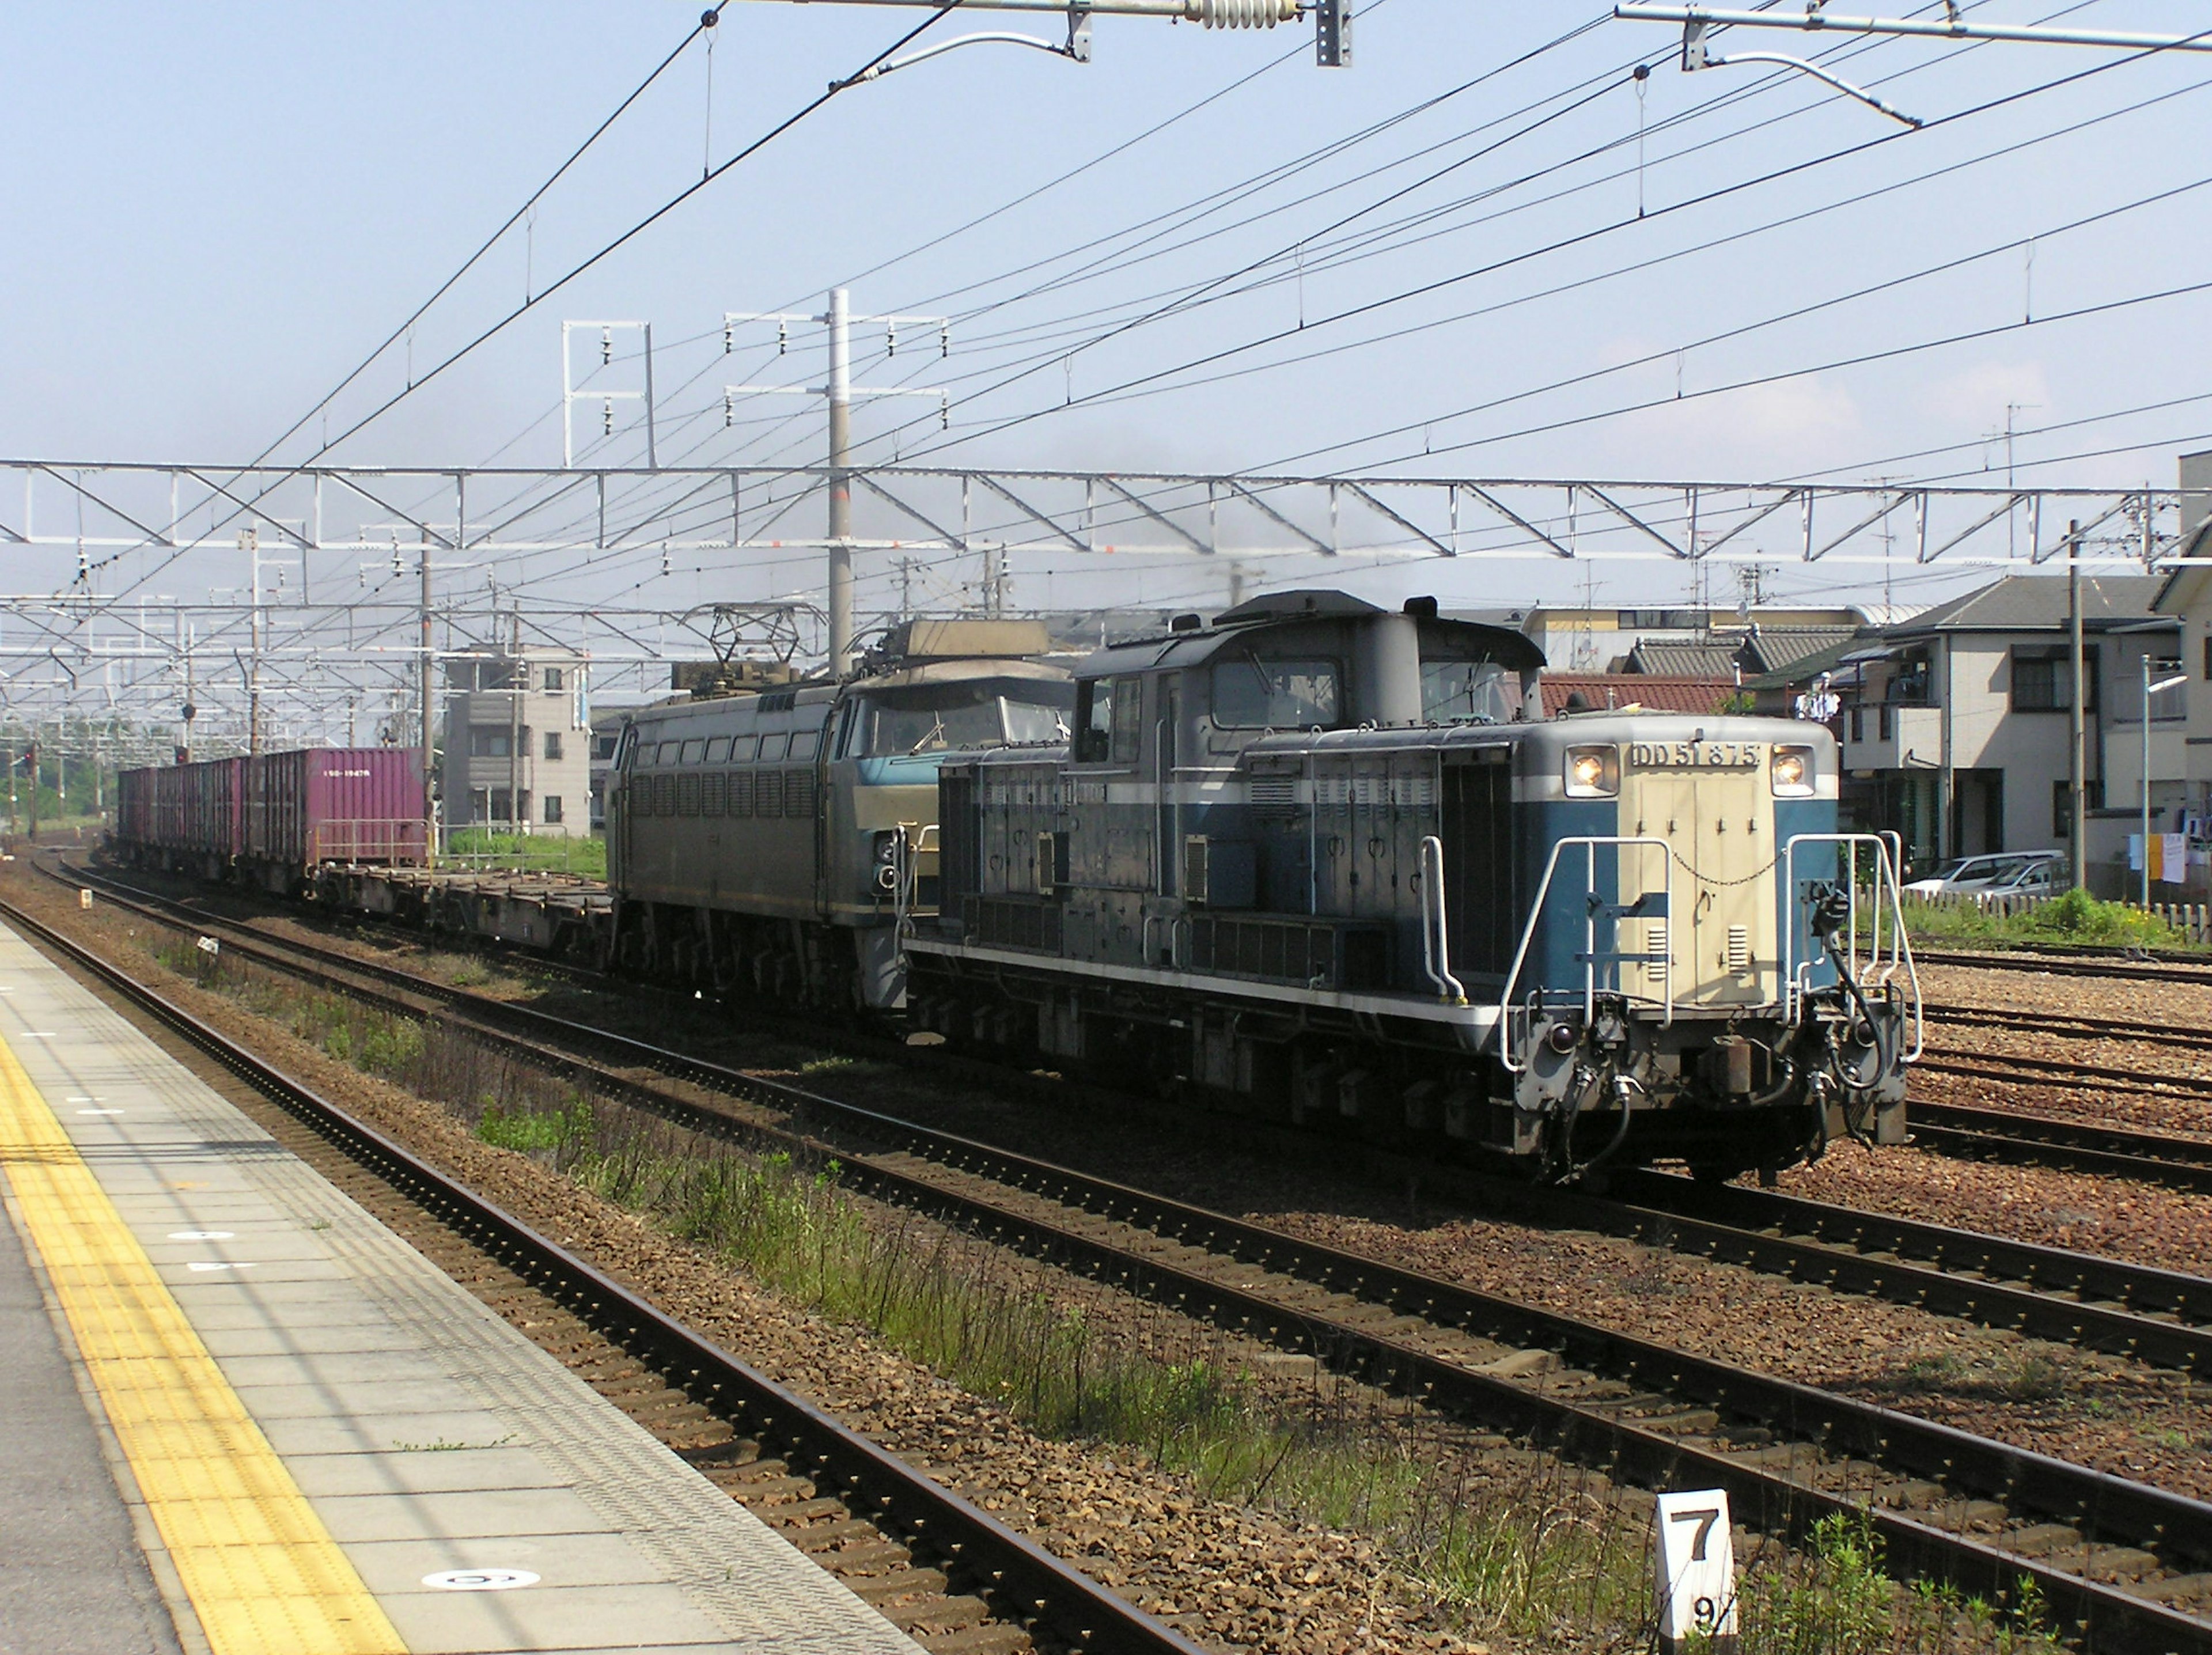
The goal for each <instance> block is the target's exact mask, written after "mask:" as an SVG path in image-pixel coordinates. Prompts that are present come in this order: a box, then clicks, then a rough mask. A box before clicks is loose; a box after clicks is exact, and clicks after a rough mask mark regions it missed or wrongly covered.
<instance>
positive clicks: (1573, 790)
mask: <svg viewBox="0 0 2212 1655" xmlns="http://www.w3.org/2000/svg"><path fill="white" fill-rule="evenodd" d="M1619 792H1620V748H1618V747H1612V746H1606V747H1570V748H1568V749H1567V797H1568V798H1570V799H1610V798H1612V797H1613V795H1614V794H1617V793H1619Z"/></svg>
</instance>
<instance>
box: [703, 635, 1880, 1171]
mask: <svg viewBox="0 0 2212 1655" xmlns="http://www.w3.org/2000/svg"><path fill="white" fill-rule="evenodd" d="M1541 666H1542V659H1541V654H1540V653H1539V652H1538V650H1537V649H1536V648H1535V646H1534V645H1533V644H1532V643H1531V642H1529V641H1528V639H1526V638H1525V637H1523V636H1522V635H1520V634H1519V633H1517V632H1513V631H1509V630H1504V629H1499V628H1494V627H1489V626H1484V625H1480V624H1472V623H1468V622H1462V621H1455V620H1450V619H1447V618H1441V617H1439V615H1438V614H1437V609H1436V605H1435V604H1434V602H1433V601H1432V600H1426V599H1416V600H1414V601H1413V602H1412V603H1409V604H1408V605H1407V606H1406V608H1405V610H1404V611H1401V612H1390V611H1384V610H1382V609H1378V608H1376V607H1375V606H1374V605H1370V604H1367V603H1365V602H1364V601H1362V600H1360V599H1356V598H1352V597H1349V596H1346V595H1345V594H1343V593H1329V592H1305V593H1279V594H1273V595H1270V596H1267V597H1265V598H1261V599H1256V600H1255V601H1253V602H1250V603H1247V604H1244V605H1241V606H1239V607H1237V608H1235V609H1232V610H1231V611H1228V612H1227V613H1225V614H1223V615H1220V616H1218V617H1217V618H1215V619H1214V621H1213V622H1212V624H1205V623H1204V622H1203V621H1201V619H1200V618H1198V617H1196V616H1188V617H1184V618H1182V619H1181V620H1179V621H1178V622H1177V623H1176V628H1175V630H1173V631H1171V632H1170V633H1169V634H1168V635H1166V636H1161V637H1158V638H1154V639H1150V640H1146V641H1142V642H1133V643H1127V644H1123V645H1119V646H1116V647H1113V648H1107V649H1104V650H1102V651H1101V652H1099V653H1097V654H1094V655H1092V656H1091V657H1089V658H1088V659H1087V660H1085V662H1084V663H1083V664H1082V665H1081V666H1079V668H1078V669H1077V671H1076V673H1075V681H1074V685H1073V698H1072V699H1073V725H1072V730H1071V733H1070V739H1068V740H1067V741H1066V743H1065V744H1064V745H1058V746H1054V747H1052V748H1049V749H1029V750H1024V749H1022V748H1019V747H1001V748H999V749H997V750H994V751H981V752H975V753H968V754H960V755H956V756H953V757H950V758H945V760H943V762H942V763H941V764H939V766H938V767H937V774H936V781H937V785H938V798H937V800H936V802H935V807H934V809H933V812H932V815H933V819H934V821H935V822H936V824H937V826H938V831H939V842H938V843H939V855H938V858H937V865H936V870H935V871H936V874H937V877H936V879H935V881H934V889H933V891H927V892H926V893H925V892H923V891H921V888H920V887H919V885H917V886H916V888H915V894H916V896H917V897H921V896H923V895H927V896H928V897H933V898H934V900H933V901H928V902H923V901H921V900H916V901H915V902H913V903H911V904H908V906H907V907H906V909H905V910H904V911H902V913H901V914H900V915H899V916H897V918H896V922H895V923H896V927H897V928H898V930H899V931H900V932H901V933H902V934H903V938H904V942H903V947H902V948H901V949H900V950H899V951H898V953H899V956H900V958H902V959H903V960H904V962H905V968H906V973H907V976H906V982H905V984H904V986H905V989H906V993H907V996H908V1015H909V1017H910V1019H912V1021H913V1022H914V1023H915V1024H917V1025H920V1026H921V1027H923V1028H926V1029H929V1030H933V1031H937V1032H938V1033H939V1034H941V1035H942V1036H944V1037H945V1038H947V1039H948V1040H950V1041H951V1042H953V1043H955V1044H959V1045H962V1046H965V1047H969V1048H971V1049H977V1050H991V1051H995V1052H1000V1053H1003V1054H1006V1055H1007V1056H1012V1057H1014V1058H1017V1059H1018V1060H1020V1061H1024V1062H1042V1063H1044V1064H1047V1065H1049V1066H1051V1067H1054V1068H1060V1069H1065V1070H1085V1071H1093V1072H1097V1073H1101V1074H1111V1075H1113V1076H1115V1078H1117V1079H1119V1080H1123V1081H1133V1082H1135V1083H1139V1084H1143V1085H1148V1086H1158V1087H1163V1088H1165V1089H1167V1090H1169V1091H1170V1092H1176V1093H1180V1094H1183V1095H1188V1096H1192V1097H1194V1098H1199V1099H1202V1100H1204V1101H1206V1102H1208V1103H1210V1104H1216V1105H1219V1106H1224V1107H1227V1108H1231V1109H1235V1110H1245V1111H1249V1112H1250V1113H1253V1114H1258V1115H1276V1116H1281V1117H1286V1118H1289V1119H1291V1120H1294V1121H1298V1122H1322V1121H1326V1122H1328V1123H1334V1125H1335V1126H1336V1128H1337V1129H1340V1130H1346V1131H1352V1132H1356V1133H1358V1134H1359V1135H1363V1136H1365V1137H1369V1138H1371V1139H1374V1140H1376V1141H1383V1142H1389V1143H1394V1144H1397V1145H1400V1146H1401V1147H1408V1148H1413V1149H1415V1150H1417V1151H1418V1150H1424V1149H1426V1150H1433V1151H1434V1152H1436V1153H1474V1154H1479V1155H1486V1156H1490V1157H1496V1158H1502V1159H1504V1160H1506V1161H1508V1162H1510V1163H1512V1164H1514V1165H1517V1166H1519V1167H1522V1168H1524V1169H1527V1170H1529V1171H1534V1172H1537V1173H1539V1174H1541V1175H1544V1176H1548V1177H1553V1178H1569V1177H1578V1176H1581V1175H1583V1174H1585V1173H1587V1172H1589V1171H1591V1169H1594V1168H1599V1167H1603V1166H1606V1165H1633V1164H1639V1163H1646V1162H1650V1161H1653V1160H1656V1159H1680V1160H1682V1161H1686V1162H1687V1164H1688V1165H1689V1166H1690V1167H1691V1169H1692V1171H1694V1172H1696V1173H1698V1174H1699V1175H1700V1176H1701V1177H1730V1176H1734V1175H1735V1174H1736V1173H1739V1172H1741V1171H1748V1170H1752V1169H1754V1168H1756V1169H1759V1170H1761V1171H1772V1170H1774V1169H1778V1168H1779V1167H1782V1166H1785V1165H1792V1164H1795V1163H1797V1162H1799V1161H1802V1160H1805V1159H1810V1158H1814V1157H1817V1156H1818V1155H1819V1154H1820V1153H1821V1152H1822V1150H1823V1149H1824V1148H1825V1147H1826V1145H1827V1144H1829V1143H1830V1142H1832V1141H1835V1140H1837V1139H1839V1138H1842V1137H1845V1136H1850V1137H1855V1138H1857V1139H1860V1140H1862V1141H1867V1142H1879V1143H1898V1142H1901V1141H1903V1139H1904V1134H1905V1114H1904V1098H1905V1068H1906V1065H1907V1064H1908V1063H1909V1062H1911V1060H1912V1058H1913V1057H1914V1056H1917V1042H1918V1035H1919V1007H1918V993H1917V983H1916V982H1915V980H1914V977H1913V974H1912V967H1911V954H1910V951H1909V948H1908V947H1907V946H1906V945H1905V940H1904V936H1903V931H1902V927H1901V926H1900V925H1899V922H1898V909H1897V873H1896V866H1895V861H1894V858H1893V854H1892V850H1891V848H1890V847H1889V846H1888V845H1887V843H1884V842H1883V841H1882V840H1881V839H1879V838H1876V837H1869V836H1864V835H1855V834H1848V833H1844V832H1840V831H1838V823H1837V783H1838V773H1837V760H1838V752H1837V747H1836V744H1835V741H1834V739H1832V737H1831V736H1830V735H1829V733H1827V732H1826V730H1825V729H1823V728H1821V727H1818V726H1816V725H1811V724H1805V723H1800V722H1795V721H1785V720H1779V719H1770V718H1759V717H1749V716H1713V717H1707V718H1697V717H1686V716H1679V715H1647V714H1644V713H1641V712H1639V711H1638V710H1636V709H1619V710H1613V711H1607V712H1597V713H1587V714H1580V715H1566V716H1564V717H1559V718H1556V719H1553V720H1550V721H1540V720H1538V719H1537V718H1535V717H1534V709H1535V707H1536V697H1535V679H1536V674H1537V672H1538V671H1539V669H1540V668H1541ZM662 751H666V749H665V747H664V748H663V749H662ZM910 808H918V806H902V810H904V809H910Z"/></svg>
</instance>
